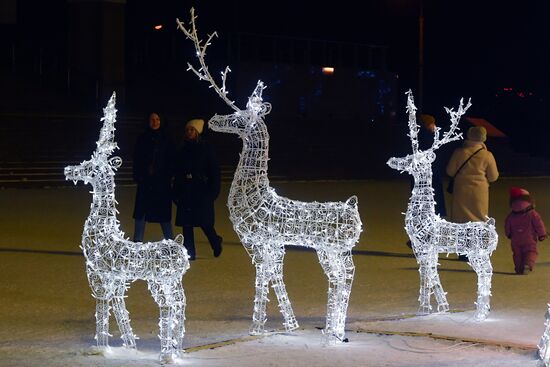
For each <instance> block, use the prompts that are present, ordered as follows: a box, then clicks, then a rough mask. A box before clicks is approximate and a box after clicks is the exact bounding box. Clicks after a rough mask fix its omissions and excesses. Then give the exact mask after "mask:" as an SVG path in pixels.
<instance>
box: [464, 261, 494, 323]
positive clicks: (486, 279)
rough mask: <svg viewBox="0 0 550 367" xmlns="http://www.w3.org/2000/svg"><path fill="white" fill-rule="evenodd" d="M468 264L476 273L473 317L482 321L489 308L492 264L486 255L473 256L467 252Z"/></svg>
mask: <svg viewBox="0 0 550 367" xmlns="http://www.w3.org/2000/svg"><path fill="white" fill-rule="evenodd" d="M468 259H469V260H470V265H471V267H472V269H474V271H475V272H476V273H477V301H476V313H475V319H476V320H477V321H483V320H485V319H486V318H487V315H489V311H490V310H491V278H492V276H493V266H492V265H491V259H490V258H489V256H488V255H485V256H475V255H474V254H468Z"/></svg>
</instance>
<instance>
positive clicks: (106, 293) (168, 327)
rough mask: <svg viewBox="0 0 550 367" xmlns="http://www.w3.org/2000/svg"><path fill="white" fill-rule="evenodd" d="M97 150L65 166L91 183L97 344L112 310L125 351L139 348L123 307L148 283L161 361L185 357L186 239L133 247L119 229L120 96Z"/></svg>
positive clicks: (86, 244)
mask: <svg viewBox="0 0 550 367" xmlns="http://www.w3.org/2000/svg"><path fill="white" fill-rule="evenodd" d="M103 111H104V117H103V119H102V120H103V126H102V128H101V132H100V136H99V140H98V142H97V149H96V151H95V152H94V153H93V154H92V157H91V159H90V160H87V161H84V162H82V163H80V164H79V165H77V166H67V167H65V178H66V179H67V180H72V181H74V182H75V184H76V182H77V181H83V182H84V183H86V184H88V183H89V184H91V185H92V188H93V191H92V194H93V201H92V205H91V210H90V215H89V216H88V219H86V222H85V223H84V232H83V233H82V246H81V248H82V251H83V252H84V256H85V258H86V272H87V274H88V281H89V283H90V287H91V288H92V294H93V296H94V298H95V299H96V322H97V324H96V336H95V338H96V340H97V346H98V347H99V348H108V345H109V344H108V338H109V310H110V308H111V306H112V308H113V310H114V314H115V318H116V321H117V323H118V326H119V329H120V333H121V338H122V340H123V343H124V346H125V347H128V348H135V347H136V337H135V335H134V333H133V331H132V327H131V326H130V319H129V315H128V311H127V310H126V305H125V302H124V298H125V294H126V290H127V289H128V287H129V283H130V282H133V281H135V280H137V279H143V280H145V281H147V283H148V286H149V291H150V292H151V294H152V296H153V298H154V299H155V302H156V303H157V304H158V305H159V307H160V322H159V326H160V335H159V338H160V342H161V354H160V358H161V361H164V362H171V361H174V360H175V359H176V358H177V357H179V356H180V353H181V351H182V343H183V336H184V333H185V327H184V321H185V295H184V292H183V287H182V284H181V280H182V277H183V274H185V272H186V271H187V269H189V260H188V256H187V251H186V250H185V247H183V237H182V236H181V235H178V237H176V240H175V241H172V240H162V241H159V242H148V243H141V242H137V243H136V242H132V241H129V240H128V239H126V238H125V235H124V232H122V231H121V230H120V228H119V221H118V219H117V216H116V215H117V209H116V200H115V170H116V169H117V168H118V167H120V165H121V164H122V160H121V159H120V157H112V158H111V155H112V153H113V151H114V150H115V149H117V148H118V146H117V144H116V143H115V141H114V133H115V125H114V123H115V121H116V109H115V94H114V93H113V96H112V97H111V99H110V100H109V103H108V104H107V107H106V108H105V109H104V110H103Z"/></svg>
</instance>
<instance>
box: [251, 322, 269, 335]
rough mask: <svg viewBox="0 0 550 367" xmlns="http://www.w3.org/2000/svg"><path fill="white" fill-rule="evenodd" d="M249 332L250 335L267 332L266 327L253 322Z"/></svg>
mask: <svg viewBox="0 0 550 367" xmlns="http://www.w3.org/2000/svg"><path fill="white" fill-rule="evenodd" d="M248 333H249V334H250V335H262V334H265V329H264V326H263V325H258V324H252V326H251V327H250V329H249V331H248Z"/></svg>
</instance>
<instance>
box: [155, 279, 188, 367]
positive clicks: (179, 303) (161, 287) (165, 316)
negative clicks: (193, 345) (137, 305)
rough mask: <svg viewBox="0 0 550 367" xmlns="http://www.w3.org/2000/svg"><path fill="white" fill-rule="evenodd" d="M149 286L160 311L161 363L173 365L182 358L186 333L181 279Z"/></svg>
mask: <svg viewBox="0 0 550 367" xmlns="http://www.w3.org/2000/svg"><path fill="white" fill-rule="evenodd" d="M148 284H149V290H150V291H151V294H152V295H153V298H154V299H155V302H156V303H157V304H158V305H159V309H160V321H159V327H160V333H159V338H160V361H161V363H171V362H174V361H175V360H176V359H177V358H179V357H180V356H181V351H182V346H183V334H184V331H185V326H184V320H185V317H184V312H185V295H184V293H183V287H182V285H181V279H179V278H177V279H158V280H151V281H149V282H148Z"/></svg>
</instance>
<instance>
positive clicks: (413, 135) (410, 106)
mask: <svg viewBox="0 0 550 367" xmlns="http://www.w3.org/2000/svg"><path fill="white" fill-rule="evenodd" d="M405 94H406V95H407V113H408V114H409V133H408V134H407V136H408V137H409V138H410V139H411V144H412V151H413V154H415V153H418V124H417V123H416V106H415V105H414V97H413V93H412V91H411V90H410V89H409V90H408V91H407V92H406V93H405Z"/></svg>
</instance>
